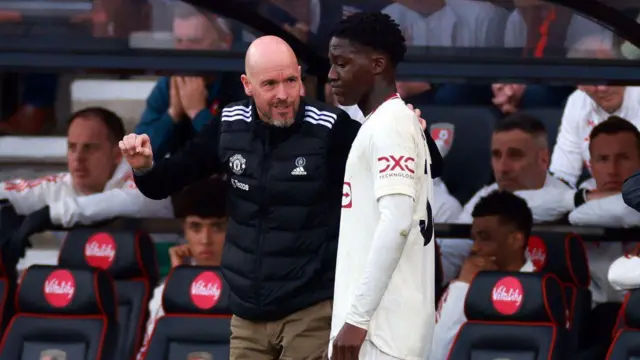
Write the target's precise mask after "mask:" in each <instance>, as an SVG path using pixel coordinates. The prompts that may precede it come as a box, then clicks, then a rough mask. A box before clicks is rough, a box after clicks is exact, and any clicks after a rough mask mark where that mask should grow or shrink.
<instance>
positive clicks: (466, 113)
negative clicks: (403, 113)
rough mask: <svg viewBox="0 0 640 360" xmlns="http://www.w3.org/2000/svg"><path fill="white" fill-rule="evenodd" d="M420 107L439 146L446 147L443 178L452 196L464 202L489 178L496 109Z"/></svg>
mask: <svg viewBox="0 0 640 360" xmlns="http://www.w3.org/2000/svg"><path fill="white" fill-rule="evenodd" d="M420 110H421V111H422V114H423V115H422V117H423V118H425V119H427V121H428V123H429V131H430V132H431V136H432V137H433V139H434V140H435V141H436V143H439V144H438V146H439V147H442V146H444V147H446V148H448V149H449V151H448V152H447V154H446V158H445V164H446V166H445V167H444V173H443V175H442V177H441V178H442V181H444V182H445V183H446V184H447V188H448V189H449V192H451V195H453V196H454V197H456V198H457V199H458V200H459V201H460V202H461V203H462V204H464V203H466V202H467V200H469V199H470V198H471V197H472V196H473V194H475V192H476V191H478V190H479V189H480V188H481V187H483V186H485V185H487V184H489V183H490V182H491V179H492V170H491V134H492V133H493V129H494V127H495V124H496V121H497V116H496V113H495V110H493V109H491V108H488V107H487V108H483V107H460V108H452V107H437V106H423V107H420Z"/></svg>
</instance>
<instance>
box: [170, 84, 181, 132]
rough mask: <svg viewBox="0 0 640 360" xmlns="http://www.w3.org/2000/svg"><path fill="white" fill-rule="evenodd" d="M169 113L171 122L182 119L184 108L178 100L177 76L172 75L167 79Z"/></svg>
mask: <svg viewBox="0 0 640 360" xmlns="http://www.w3.org/2000/svg"><path fill="white" fill-rule="evenodd" d="M169 115H170V116H171V119H172V120H173V122H176V123H177V122H178V121H180V120H182V117H183V116H184V115H185V114H184V108H183V107H182V101H180V89H179V86H178V77H177V76H172V77H171V78H170V80H169Z"/></svg>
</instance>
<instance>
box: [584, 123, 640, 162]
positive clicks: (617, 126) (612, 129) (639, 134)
mask: <svg viewBox="0 0 640 360" xmlns="http://www.w3.org/2000/svg"><path fill="white" fill-rule="evenodd" d="M620 133H629V134H631V135H633V137H634V138H635V139H636V146H637V148H638V153H640V131H638V128H636V126H635V125H633V124H632V123H630V122H629V121H628V120H626V119H623V118H621V117H620V116H615V115H613V116H609V117H608V118H607V120H605V121H603V122H601V123H600V124H598V125H596V126H595V127H594V128H593V130H591V134H589V141H593V139H595V138H597V137H598V136H600V135H602V134H606V135H616V134H620ZM589 150H591V143H589Z"/></svg>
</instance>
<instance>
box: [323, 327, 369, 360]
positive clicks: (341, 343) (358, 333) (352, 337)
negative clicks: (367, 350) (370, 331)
mask: <svg viewBox="0 0 640 360" xmlns="http://www.w3.org/2000/svg"><path fill="white" fill-rule="evenodd" d="M366 337H367V330H365V329H362V328H359V327H357V326H355V325H351V324H349V323H345V324H344V325H342V329H340V332H339V333H338V336H336V338H335V339H334V340H333V353H332V354H331V360H358V357H359V355H360V348H361V347H362V343H363V342H364V339H365V338H366Z"/></svg>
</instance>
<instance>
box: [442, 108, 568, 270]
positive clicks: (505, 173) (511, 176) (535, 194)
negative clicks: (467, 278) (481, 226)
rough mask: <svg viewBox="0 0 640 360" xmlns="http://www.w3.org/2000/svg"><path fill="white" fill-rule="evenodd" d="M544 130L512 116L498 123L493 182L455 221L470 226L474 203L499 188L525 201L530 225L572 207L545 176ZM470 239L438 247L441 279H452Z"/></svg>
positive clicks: (554, 181)
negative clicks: (441, 272) (442, 277)
mask: <svg viewBox="0 0 640 360" xmlns="http://www.w3.org/2000/svg"><path fill="white" fill-rule="evenodd" d="M548 166H549V145H548V140H547V131H546V130H545V128H544V125H543V124H542V122H540V120H538V119H536V118H534V117H532V116H529V115H526V114H522V113H515V114H512V115H510V116H508V117H507V118H505V119H504V120H502V121H501V122H500V123H499V124H498V126H497V127H496V129H495V130H494V133H493V136H492V138H491V167H492V169H493V174H494V177H495V179H496V182H495V183H493V184H491V185H489V186H485V187H484V188H482V189H480V190H479V191H478V192H477V193H476V194H475V195H474V196H473V197H472V198H471V200H469V202H467V204H466V205H465V206H464V208H463V210H462V214H460V217H459V218H458V219H457V220H456V221H455V222H456V223H461V224H471V222H472V221H473V217H472V211H473V208H474V207H475V206H476V203H477V202H478V201H479V200H480V199H481V198H483V197H484V196H486V195H487V194H489V193H491V192H493V191H495V190H497V189H499V190H505V191H510V192H514V193H515V194H516V195H518V196H520V197H522V198H523V199H525V201H526V202H527V204H528V205H529V207H530V208H531V211H532V213H533V221H534V222H548V221H556V220H558V219H560V218H562V217H563V216H564V215H565V214H566V213H568V212H569V211H571V210H572V209H573V208H574V199H573V197H574V194H573V193H570V192H571V189H570V188H569V186H567V185H566V184H565V183H563V182H562V181H560V180H558V179H556V178H554V177H553V176H551V175H549V173H548V172H547V167H548ZM471 244H472V243H471V241H470V240H466V239H465V240H457V239H456V240H454V239H447V240H445V241H443V242H442V244H441V245H440V252H441V254H442V265H443V269H444V274H445V279H451V278H452V277H455V276H456V275H457V273H458V271H459V270H460V266H461V265H462V262H463V261H464V259H465V258H466V257H467V255H468V254H469V250H470V249H471Z"/></svg>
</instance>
